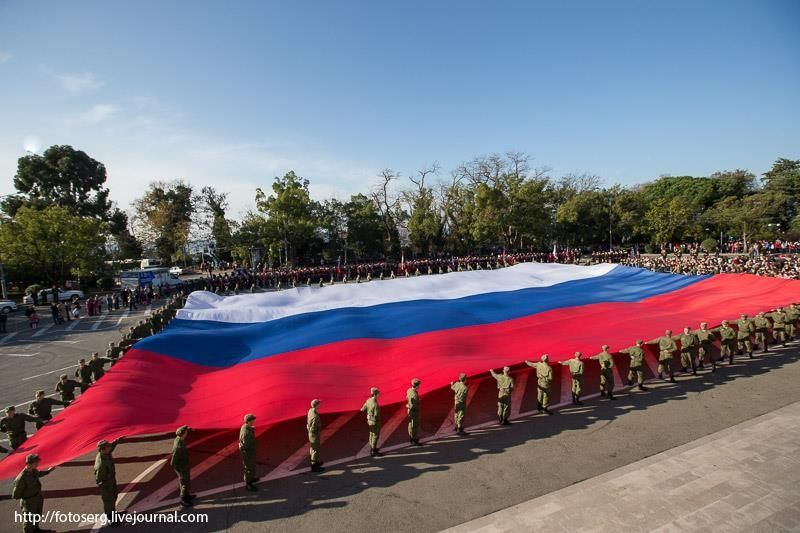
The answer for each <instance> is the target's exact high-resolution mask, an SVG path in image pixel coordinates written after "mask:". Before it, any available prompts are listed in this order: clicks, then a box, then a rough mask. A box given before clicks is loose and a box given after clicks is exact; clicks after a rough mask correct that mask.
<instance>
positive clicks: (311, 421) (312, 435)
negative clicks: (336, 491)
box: [306, 399, 325, 472]
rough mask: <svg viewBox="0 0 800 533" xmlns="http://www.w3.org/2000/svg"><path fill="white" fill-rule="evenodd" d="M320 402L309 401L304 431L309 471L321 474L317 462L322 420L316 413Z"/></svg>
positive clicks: (319, 465) (320, 465)
mask: <svg viewBox="0 0 800 533" xmlns="http://www.w3.org/2000/svg"><path fill="white" fill-rule="evenodd" d="M320 403H322V402H321V401H320V400H316V399H314V400H311V409H309V410H308V415H307V416H306V429H307V430H308V442H309V444H310V447H309V455H310V459H311V471H312V472H322V471H323V470H325V469H324V468H323V467H322V461H320V460H319V445H320V434H321V433H322V419H321V418H320V416H319V413H318V412H317V408H318V407H319V404H320Z"/></svg>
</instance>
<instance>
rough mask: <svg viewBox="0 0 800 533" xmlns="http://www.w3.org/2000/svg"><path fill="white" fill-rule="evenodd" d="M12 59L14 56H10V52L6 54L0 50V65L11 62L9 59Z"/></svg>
mask: <svg viewBox="0 0 800 533" xmlns="http://www.w3.org/2000/svg"><path fill="white" fill-rule="evenodd" d="M13 57H14V54H12V53H11V52H6V51H4V50H0V64H2V63H8V62H9V61H11V58H13Z"/></svg>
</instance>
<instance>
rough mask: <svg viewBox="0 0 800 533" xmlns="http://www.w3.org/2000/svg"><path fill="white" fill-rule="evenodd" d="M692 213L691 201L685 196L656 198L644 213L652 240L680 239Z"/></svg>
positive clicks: (668, 240) (667, 241)
mask: <svg viewBox="0 0 800 533" xmlns="http://www.w3.org/2000/svg"><path fill="white" fill-rule="evenodd" d="M694 215H695V209H694V207H693V206H692V202H691V201H690V200H688V199H686V198H683V197H680V196H675V197H673V198H657V199H656V200H654V201H653V202H651V203H650V207H649V209H648V210H647V212H646V213H645V221H646V223H647V228H648V230H649V231H650V235H651V240H652V242H654V243H655V244H665V243H670V242H679V241H681V240H682V239H683V237H684V234H685V232H686V229H687V228H688V227H689V224H690V221H691V220H692V219H693V217H694Z"/></svg>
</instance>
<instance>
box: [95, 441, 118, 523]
mask: <svg viewBox="0 0 800 533" xmlns="http://www.w3.org/2000/svg"><path fill="white" fill-rule="evenodd" d="M122 439H123V437H119V438H118V439H116V440H114V441H113V442H108V441H107V440H101V441H100V442H98V443H97V455H96V456H95V458H94V480H95V483H97V486H98V487H99V488H100V498H101V499H102V500H103V513H105V515H106V518H107V519H108V523H109V524H111V525H112V526H113V525H116V521H115V519H116V514H117V470H116V467H115V466H114V456H113V455H111V454H112V453H113V452H114V449H115V448H116V447H117V444H119V443H120V442H122Z"/></svg>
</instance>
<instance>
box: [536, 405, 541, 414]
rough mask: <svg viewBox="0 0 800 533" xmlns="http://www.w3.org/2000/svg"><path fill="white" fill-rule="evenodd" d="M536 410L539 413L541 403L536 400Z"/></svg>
mask: <svg viewBox="0 0 800 533" xmlns="http://www.w3.org/2000/svg"><path fill="white" fill-rule="evenodd" d="M536 412H537V413H541V412H542V404H541V402H536Z"/></svg>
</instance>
